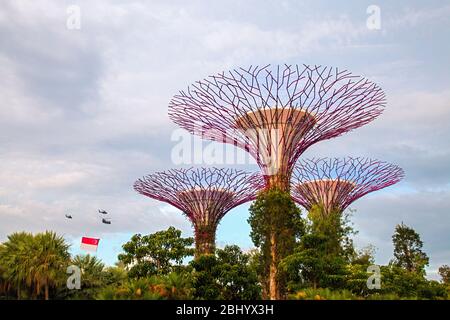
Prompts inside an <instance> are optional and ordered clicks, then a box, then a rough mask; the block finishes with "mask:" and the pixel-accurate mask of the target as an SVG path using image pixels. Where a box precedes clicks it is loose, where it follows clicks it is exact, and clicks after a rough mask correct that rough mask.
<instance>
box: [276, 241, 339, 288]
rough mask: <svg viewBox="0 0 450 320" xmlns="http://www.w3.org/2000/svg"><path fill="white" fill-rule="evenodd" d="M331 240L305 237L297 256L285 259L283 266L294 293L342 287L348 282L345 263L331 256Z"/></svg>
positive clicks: (336, 256)
mask: <svg viewBox="0 0 450 320" xmlns="http://www.w3.org/2000/svg"><path fill="white" fill-rule="evenodd" d="M328 248H329V243H328V238H327V237H326V236H324V235H321V234H308V235H305V236H303V238H302V241H301V242H300V244H299V246H297V248H296V249H295V252H294V253H293V254H292V255H290V256H288V257H286V258H285V259H283V261H282V262H281V264H280V266H281V268H282V269H283V270H284V271H285V272H286V274H287V275H288V279H289V288H290V290H295V289H296V287H297V286H299V287H307V286H312V287H313V288H317V287H323V288H325V287H332V288H337V287H340V286H342V282H343V281H344V279H345V275H346V270H345V259H344V258H343V257H341V256H339V255H335V254H329V253H328V252H327V250H328Z"/></svg>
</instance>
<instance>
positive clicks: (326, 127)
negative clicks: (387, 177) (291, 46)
mask: <svg viewBox="0 0 450 320" xmlns="http://www.w3.org/2000/svg"><path fill="white" fill-rule="evenodd" d="M384 96H385V95H384V93H383V91H382V90H381V89H380V88H379V87H378V86H377V85H376V84H374V83H372V82H370V81H369V80H367V79H365V78H363V77H359V76H354V75H352V74H351V73H350V72H348V71H345V70H343V71H339V70H338V69H335V68H331V67H322V66H308V65H303V66H299V65H294V66H291V65H284V66H275V67H270V66H264V67H249V68H247V69H244V68H240V69H236V70H231V71H229V72H222V73H219V74H217V75H214V76H211V77H209V78H206V79H204V80H201V81H197V82H195V83H194V84H192V85H191V86H190V87H188V89H187V91H180V93H179V94H177V95H175V96H174V97H173V98H172V100H171V101H170V104H169V117H170V118H171V119H172V120H173V121H174V122H175V123H176V124H178V125H179V126H181V127H182V128H185V129H187V130H188V131H189V132H191V133H193V134H195V135H200V136H202V137H203V138H205V139H209V140H214V141H219V142H225V143H231V144H234V145H236V146H238V147H240V148H242V149H244V150H247V151H248V152H249V153H250V154H251V155H252V156H253V157H254V158H255V160H256V161H257V163H258V165H259V166H260V168H261V169H262V172H263V175H264V177H265V179H266V185H267V187H268V188H271V187H277V188H279V189H281V190H284V191H289V181H290V177H291V173H292V168H293V166H294V164H295V163H296V161H297V159H298V158H299V156H300V155H301V154H302V153H303V152H304V151H305V150H306V149H307V148H308V147H309V146H311V145H313V144H314V143H316V142H318V141H321V140H325V139H330V138H333V137H337V136H339V135H341V134H343V133H345V132H348V131H350V130H352V129H355V128H358V127H360V126H362V125H364V124H367V123H368V122H370V121H372V120H373V119H375V118H376V117H377V116H378V115H380V113H381V112H382V110H383V108H384V105H385V99H384Z"/></svg>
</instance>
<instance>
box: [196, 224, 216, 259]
mask: <svg viewBox="0 0 450 320" xmlns="http://www.w3.org/2000/svg"><path fill="white" fill-rule="evenodd" d="M215 249H216V228H215V227H212V226H207V227H196V228H195V258H198V257H199V256H202V255H206V254H214V252H215Z"/></svg>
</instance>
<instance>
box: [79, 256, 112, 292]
mask: <svg viewBox="0 0 450 320" xmlns="http://www.w3.org/2000/svg"><path fill="white" fill-rule="evenodd" d="M71 263H72V264H74V265H76V266H78V267H79V268H80V270H81V279H82V280H83V281H82V288H81V289H82V292H81V294H82V296H81V297H82V298H83V299H90V298H94V296H95V295H96V289H98V288H100V287H102V286H104V284H105V280H106V278H105V277H106V272H105V265H104V264H103V263H102V262H101V260H99V259H98V258H97V257H95V256H91V255H77V256H75V257H74V258H73V259H72V262H71ZM81 297H80V296H79V295H78V298H81Z"/></svg>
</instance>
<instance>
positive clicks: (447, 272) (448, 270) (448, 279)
mask: <svg viewBox="0 0 450 320" xmlns="http://www.w3.org/2000/svg"><path fill="white" fill-rule="evenodd" d="M439 275H440V276H441V278H442V282H443V283H445V284H448V285H450V266H448V265H443V266H442V267H440V268H439Z"/></svg>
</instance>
